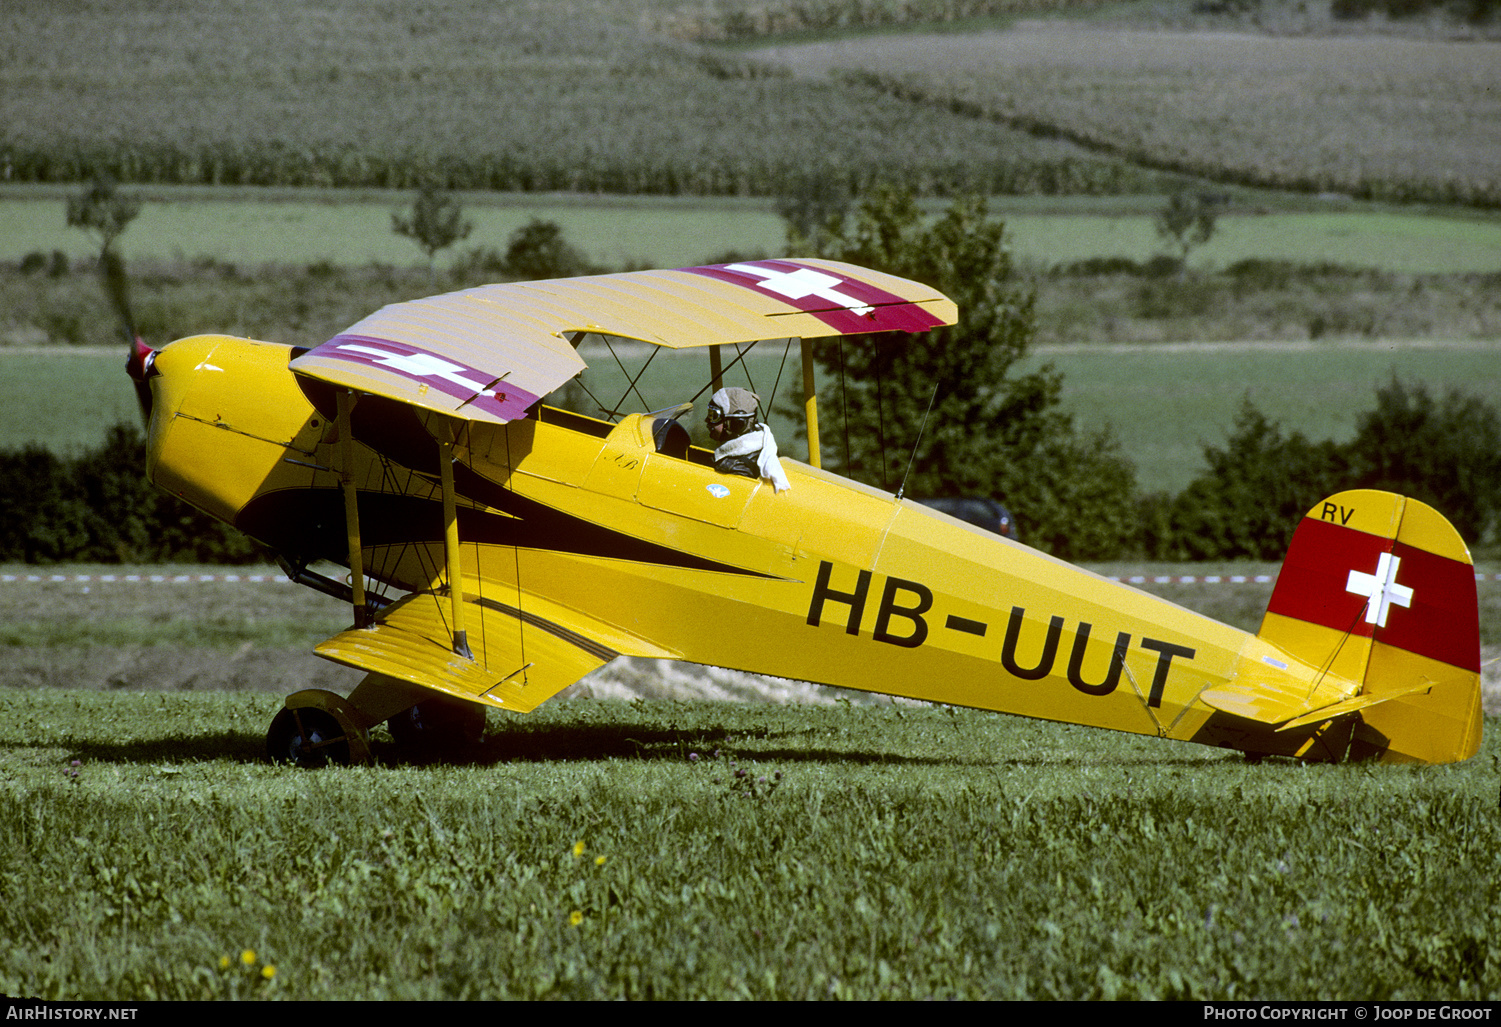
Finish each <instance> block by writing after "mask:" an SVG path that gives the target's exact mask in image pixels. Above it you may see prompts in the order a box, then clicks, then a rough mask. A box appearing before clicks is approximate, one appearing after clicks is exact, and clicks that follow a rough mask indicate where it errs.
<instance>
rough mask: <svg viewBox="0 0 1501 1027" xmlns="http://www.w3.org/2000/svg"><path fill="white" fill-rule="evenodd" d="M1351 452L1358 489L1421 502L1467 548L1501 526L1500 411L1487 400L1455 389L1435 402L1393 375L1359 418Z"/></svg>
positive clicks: (1353, 473) (1351, 461)
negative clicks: (1445, 521) (1500, 515)
mask: <svg viewBox="0 0 1501 1027" xmlns="http://www.w3.org/2000/svg"><path fill="white" fill-rule="evenodd" d="M1348 453H1349V461H1350V472H1351V477H1352V478H1353V480H1354V481H1356V482H1357V483H1359V485H1360V486H1361V487H1362V488H1375V489H1386V490H1389V491H1392V492H1400V493H1402V494H1403V495H1407V496H1412V497H1413V498H1414V499H1419V500H1422V501H1423V502H1425V503H1427V504H1428V505H1430V506H1432V507H1433V508H1434V509H1436V510H1438V511H1439V512H1440V513H1442V514H1443V515H1444V516H1445V517H1447V518H1448V519H1449V521H1450V523H1451V524H1453V525H1454V527H1455V529H1456V530H1457V531H1458V532H1459V534H1460V535H1461V537H1463V538H1464V539H1465V540H1466V541H1468V542H1469V543H1470V544H1471V545H1475V544H1477V543H1480V542H1483V541H1487V540H1489V539H1490V538H1492V537H1493V535H1494V533H1495V532H1496V530H1497V528H1498V527H1501V523H1498V511H1501V415H1498V414H1497V412H1496V410H1495V408H1494V407H1492V406H1490V405H1489V404H1488V403H1486V402H1485V401H1484V400H1481V399H1479V398H1477V397H1475V396H1468V395H1465V394H1464V393H1462V392H1460V391H1459V390H1457V389H1451V390H1450V391H1449V393H1448V394H1447V395H1445V396H1444V397H1443V398H1442V399H1435V398H1434V397H1433V396H1431V395H1429V393H1428V390H1427V389H1426V388H1425V387H1424V386H1422V385H1405V384H1403V383H1402V382H1400V381H1398V380H1397V378H1396V377H1395V376H1393V377H1392V380H1391V382H1390V383H1389V384H1387V385H1386V386H1384V387H1382V388H1380V389H1378V390H1377V391H1376V406H1375V408H1374V409H1372V410H1371V411H1369V412H1367V413H1365V414H1363V415H1361V417H1360V418H1359V420H1358V422H1357V428H1356V433H1355V439H1354V441H1352V442H1351V443H1350V445H1349V447H1348Z"/></svg>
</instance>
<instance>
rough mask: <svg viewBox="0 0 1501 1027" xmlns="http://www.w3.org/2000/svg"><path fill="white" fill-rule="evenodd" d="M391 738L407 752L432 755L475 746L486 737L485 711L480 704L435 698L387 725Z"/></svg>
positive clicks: (424, 701)
mask: <svg viewBox="0 0 1501 1027" xmlns="http://www.w3.org/2000/svg"><path fill="white" fill-rule="evenodd" d="M386 726H387V727H389V728H390V729H391V737H392V738H393V739H395V740H396V744H397V745H399V746H401V747H402V748H404V749H409V750H412V751H415V752H423V753H433V752H438V751H441V750H445V749H452V748H455V747H461V746H469V745H475V744H477V743H478V742H479V740H480V738H481V737H482V736H483V735H484V733H485V708H484V707H483V706H481V705H480V704H479V703H472V702H465V701H464V700H462V699H450V698H448V697H447V696H441V695H434V696H432V697H431V698H424V699H423V700H422V701H421V702H420V703H418V704H417V705H415V706H412V707H410V708H408V709H405V710H402V711H401V712H400V713H398V714H397V715H396V716H394V717H392V718H391V719H390V720H388V721H386Z"/></svg>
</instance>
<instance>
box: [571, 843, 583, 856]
mask: <svg viewBox="0 0 1501 1027" xmlns="http://www.w3.org/2000/svg"><path fill="white" fill-rule="evenodd" d="M583 854H584V843H583V842H574V843H573V858H574V859H578V858H579V857H580V856H582V855H583Z"/></svg>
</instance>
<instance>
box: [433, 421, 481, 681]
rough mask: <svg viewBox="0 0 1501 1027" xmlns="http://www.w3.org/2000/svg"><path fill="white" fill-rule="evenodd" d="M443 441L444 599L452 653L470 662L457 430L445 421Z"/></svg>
mask: <svg viewBox="0 0 1501 1027" xmlns="http://www.w3.org/2000/svg"><path fill="white" fill-rule="evenodd" d="M442 431H443V438H440V439H439V440H438V473H439V477H440V478H441V484H442V488H443V554H444V556H446V557H447V559H448V598H449V602H450V604H451V606H452V608H453V612H452V614H451V617H452V623H453V651H454V652H455V653H456V654H457V655H459V656H462V657H464V659H466V660H472V659H474V653H473V652H472V651H471V650H470V648H469V632H467V631H465V630H464V568H463V565H462V562H461V561H460V560H459V513H458V504H457V502H456V501H455V492H454V487H453V445H454V436H455V434H457V430H456V428H455V427H454V423H453V422H452V421H450V420H448V419H447V418H445V419H444V421H443V429H442Z"/></svg>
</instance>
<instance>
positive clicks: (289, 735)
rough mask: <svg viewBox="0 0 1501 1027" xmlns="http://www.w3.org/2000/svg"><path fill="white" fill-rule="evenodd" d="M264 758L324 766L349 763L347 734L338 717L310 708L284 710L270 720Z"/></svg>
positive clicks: (302, 764) (301, 765) (278, 761)
mask: <svg viewBox="0 0 1501 1027" xmlns="http://www.w3.org/2000/svg"><path fill="white" fill-rule="evenodd" d="M266 755H267V756H269V757H271V759H272V761H273V762H276V763H295V764H296V765H297V766H299V767H324V766H327V765H328V764H330V763H342V764H347V763H349V759H350V750H349V733H348V732H347V731H346V730H345V729H344V728H343V727H342V726H341V725H340V724H339V721H338V718H336V717H335V716H334V715H333V714H332V713H329V712H328V711H327V710H320V709H317V708H316V707H312V706H304V707H301V708H299V709H283V710H281V711H280V712H278V713H277V714H276V716H275V717H272V718H271V728H270V730H268V731H267V732H266Z"/></svg>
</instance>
